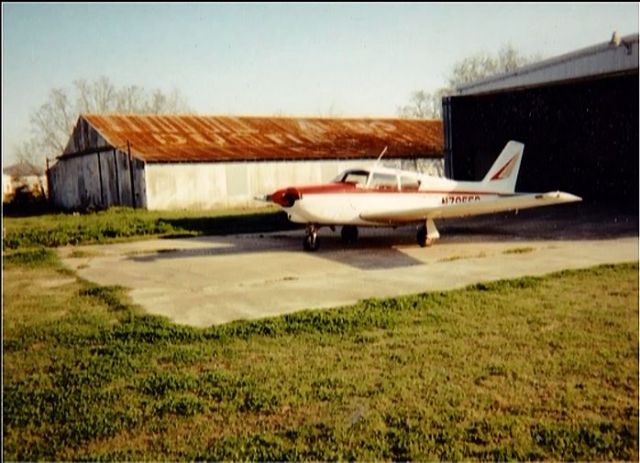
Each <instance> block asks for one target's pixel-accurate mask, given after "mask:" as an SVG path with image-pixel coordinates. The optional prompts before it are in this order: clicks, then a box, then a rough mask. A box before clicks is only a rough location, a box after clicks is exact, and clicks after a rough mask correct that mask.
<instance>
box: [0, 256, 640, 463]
mask: <svg viewBox="0 0 640 463" xmlns="http://www.w3.org/2000/svg"><path fill="white" fill-rule="evenodd" d="M3 269H4V276H3V280H4V281H3V282H4V286H3V296H4V307H3V309H4V310H3V312H4V313H3V317H4V333H3V334H4V337H3V347H4V355H3V364H4V369H3V381H4V391H3V408H4V410H3V411H4V421H3V432H4V441H3V457H4V459H6V460H14V461H15V460H42V459H44V460H80V459H88V460H104V459H108V460H113V459H117V460H204V459H206V460H245V459H249V460H302V459H305V460H306V459H312V460H336V459H358V460H380V459H393V460H407V459H411V460H432V459H446V460H458V459H488V460H502V459H517V460H541V459H555V460H632V461H637V460H638V265H637V263H636V264H624V265H615V266H614V265H611V266H602V267H597V268H593V269H588V270H581V271H566V272H561V273H558V274H554V275H550V276H547V277H543V278H522V279H518V280H512V281H502V282H497V283H490V284H478V285H475V286H473V287H470V288H467V289H463V290H456V291H449V292H441V293H431V294H421V295H416V296H411V297H402V298H397V299H384V300H373V299H372V300H367V301H363V302H361V303H359V304H356V305H354V306H350V307H344V308H339V309H334V310H328V311H308V312H302V313H297V314H292V315H286V316H283V317H278V318H271V319H265V320H261V321H251V322H235V323H231V324H227V325H222V326H219V327H213V328H208V329H196V328H188V327H183V326H178V325H175V324H172V323H170V322H168V321H166V320H164V319H162V318H159V317H156V316H149V315H145V314H143V313H142V312H141V311H139V310H138V309H137V308H136V307H133V306H132V305H131V304H130V303H129V302H128V301H127V298H126V293H125V292H124V291H123V290H121V289H119V288H111V287H99V286H95V285H93V284H90V283H88V282H85V281H82V280H80V279H78V278H77V277H76V276H75V275H74V274H72V273H70V272H69V271H67V270H65V269H64V268H62V267H61V265H60V263H59V261H58V259H57V257H56V256H55V254H54V253H53V251H51V250H49V249H45V248H42V249H21V250H18V251H8V252H6V253H5V255H4V260H3Z"/></svg>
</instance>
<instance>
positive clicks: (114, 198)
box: [49, 149, 146, 210]
mask: <svg viewBox="0 0 640 463" xmlns="http://www.w3.org/2000/svg"><path fill="white" fill-rule="evenodd" d="M144 167H145V166H144V162H142V161H140V160H137V159H135V158H131V159H130V158H129V156H128V155H127V154H126V153H123V152H121V151H118V150H113V149H106V150H105V151H98V152H96V153H90V154H83V155H80V156H74V157H69V158H63V159H60V160H58V162H57V163H56V164H54V165H53V166H52V167H51V168H50V170H49V179H50V182H51V185H50V194H51V201H52V202H53V205H54V206H55V207H57V208H60V209H63V210H92V209H106V208H108V207H111V206H130V207H146V190H145V169H144ZM132 182H133V183H132ZM132 184H133V185H134V188H133V189H132V188H131V185H132ZM132 193H133V194H132Z"/></svg>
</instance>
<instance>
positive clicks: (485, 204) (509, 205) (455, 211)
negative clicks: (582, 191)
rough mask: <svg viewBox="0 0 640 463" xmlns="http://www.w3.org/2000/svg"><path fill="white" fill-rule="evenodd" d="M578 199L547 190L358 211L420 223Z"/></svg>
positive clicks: (383, 220)
mask: <svg viewBox="0 0 640 463" xmlns="http://www.w3.org/2000/svg"><path fill="white" fill-rule="evenodd" d="M574 201H582V198H580V197H579V196H575V195H572V194H570V193H564V192H562V191H550V192H548V193H524V194H514V195H509V196H501V197H498V198H496V199H493V200H489V201H481V202H475V203H474V202H472V203H462V204H453V205H442V206H437V207H425V208H418V209H404V210H403V209H394V210H387V211H370V212H367V211H365V212H363V213H361V214H360V218H361V219H362V220H368V221H371V222H378V223H380V224H395V223H410V222H421V221H423V220H427V219H451V218H454V217H465V216H471V215H482V214H493V213H495V212H505V211H513V210H516V209H529V208H532V207H540V206H551V205H554V204H562V203H571V202H574Z"/></svg>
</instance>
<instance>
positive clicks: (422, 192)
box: [273, 175, 501, 227]
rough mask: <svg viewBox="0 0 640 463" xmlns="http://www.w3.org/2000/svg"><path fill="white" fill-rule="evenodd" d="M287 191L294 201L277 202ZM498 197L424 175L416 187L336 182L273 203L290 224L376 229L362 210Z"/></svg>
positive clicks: (377, 223) (294, 191) (277, 195)
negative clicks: (281, 209) (351, 226)
mask: <svg viewBox="0 0 640 463" xmlns="http://www.w3.org/2000/svg"><path fill="white" fill-rule="evenodd" d="M414 185H415V183H414ZM287 192H288V193H289V199H294V198H296V196H297V199H295V200H292V201H289V202H286V201H278V199H280V198H281V197H282V196H284V195H285V194H287ZM499 196H501V194H500V193H497V192H495V191H490V190H487V189H486V188H482V187H481V185H479V183H478V182H457V181H453V180H448V179H444V178H439V177H431V176H426V175H425V176H423V177H422V178H421V184H420V186H419V187H415V186H414V187H408V188H407V187H405V188H403V187H402V184H400V185H398V186H377V187H371V186H361V185H353V184H349V183H340V182H335V183H330V184H325V185H317V186H303V187H293V188H288V189H283V190H279V191H278V192H276V193H274V194H273V200H274V202H276V203H279V204H280V205H281V206H282V207H283V209H284V210H285V211H286V212H287V214H288V216H289V220H291V221H292V222H296V223H305V224H306V223H314V224H318V225H357V226H378V227H379V226H381V225H383V224H381V223H380V221H375V222H374V221H370V220H365V219H363V218H362V217H361V216H360V213H361V211H364V210H366V211H369V212H373V213H375V212H376V211H386V210H391V209H393V208H395V207H398V204H402V206H403V207H406V208H416V209H417V208H422V207H438V206H443V205H454V204H465V203H481V202H484V201H488V200H493V199H495V198H497V197H499ZM289 204H290V206H289V207H287V205H289ZM415 222H420V221H419V220H416V221H415Z"/></svg>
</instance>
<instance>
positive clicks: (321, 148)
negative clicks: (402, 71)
mask: <svg viewBox="0 0 640 463" xmlns="http://www.w3.org/2000/svg"><path fill="white" fill-rule="evenodd" d="M442 144H443V137H442V122H441V121H427V120H407V119H329V118H284V117H282V118H281V117H231V116H178V115H153V116H150V115H145V116H142V115H97V114H84V115H81V116H80V117H79V119H78V123H77V125H76V127H75V129H74V131H73V133H72V135H71V138H70V140H69V142H68V144H67V147H66V149H65V151H64V153H63V154H62V155H61V156H59V157H58V159H57V160H56V162H55V163H54V164H53V165H52V166H51V167H50V169H49V172H48V174H49V175H48V176H49V181H50V195H51V201H52V203H53V205H54V206H56V207H58V208H62V209H66V210H70V209H103V208H107V207H110V206H132V207H140V208H147V209H155V210H163V209H184V208H198V209H207V208H214V207H220V206H243V205H249V204H252V203H254V199H253V198H254V197H255V196H257V195H264V194H268V193H271V192H273V191H274V190H275V189H277V188H279V187H282V186H286V185H289V184H300V183H302V184H313V183H320V182H325V181H328V180H330V179H332V178H333V177H335V176H336V175H337V174H338V173H340V172H341V171H342V170H344V169H346V168H351V167H356V166H359V165H362V164H363V163H371V162H374V161H375V160H376V158H377V157H378V156H379V155H380V153H381V152H382V150H383V149H384V148H385V147H387V152H386V154H385V156H384V162H385V164H386V165H394V166H397V167H403V168H414V169H417V170H420V171H428V172H432V173H440V174H441V173H442Z"/></svg>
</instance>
